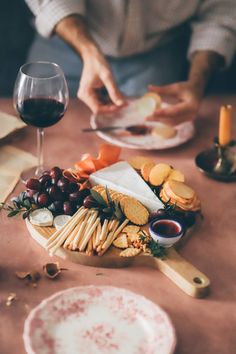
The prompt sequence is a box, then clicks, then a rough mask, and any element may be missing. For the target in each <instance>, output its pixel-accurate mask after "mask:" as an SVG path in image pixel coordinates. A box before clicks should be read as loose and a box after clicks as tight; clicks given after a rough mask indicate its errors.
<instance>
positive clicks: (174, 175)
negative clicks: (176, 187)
mask: <svg viewBox="0 0 236 354" xmlns="http://www.w3.org/2000/svg"><path fill="white" fill-rule="evenodd" d="M172 179H173V180H174V181H179V182H184V181H185V177H184V174H183V173H182V172H181V171H179V170H173V171H171V173H170V174H169V176H168V181H170V180H172Z"/></svg>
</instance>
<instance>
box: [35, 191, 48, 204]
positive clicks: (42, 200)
mask: <svg viewBox="0 0 236 354" xmlns="http://www.w3.org/2000/svg"><path fill="white" fill-rule="evenodd" d="M49 203H50V198H49V195H48V194H47V193H41V194H39V195H38V200H37V204H38V205H39V206H40V207H46V206H48V204H49Z"/></svg>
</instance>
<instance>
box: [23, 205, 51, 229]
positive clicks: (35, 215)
mask: <svg viewBox="0 0 236 354" xmlns="http://www.w3.org/2000/svg"><path fill="white" fill-rule="evenodd" d="M29 220H30V222H31V224H33V225H37V226H42V227H43V226H52V223H53V215H52V213H51V211H50V210H48V209H47V208H42V209H36V210H34V211H32V213H30V216H29Z"/></svg>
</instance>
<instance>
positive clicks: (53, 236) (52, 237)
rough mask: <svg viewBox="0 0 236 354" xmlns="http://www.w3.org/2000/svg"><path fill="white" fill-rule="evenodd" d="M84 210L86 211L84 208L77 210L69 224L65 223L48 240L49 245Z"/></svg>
mask: <svg viewBox="0 0 236 354" xmlns="http://www.w3.org/2000/svg"><path fill="white" fill-rule="evenodd" d="M82 210H84V207H81V208H79V209H78V210H77V212H76V213H75V214H74V215H73V216H72V218H71V219H69V220H68V221H67V223H65V224H64V225H63V226H62V227H61V228H60V229H59V230H57V231H55V232H54V233H53V234H52V235H51V236H50V238H49V239H48V240H47V245H48V244H49V243H51V242H52V241H54V240H55V238H56V237H57V236H58V234H59V231H63V230H65V228H66V227H67V226H68V225H69V224H70V223H71V222H73V220H74V219H75V218H76V217H77V215H78V214H80V213H81V212H82Z"/></svg>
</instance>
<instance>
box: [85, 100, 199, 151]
mask: <svg viewBox="0 0 236 354" xmlns="http://www.w3.org/2000/svg"><path fill="white" fill-rule="evenodd" d="M166 105H167V103H162V107H165V106H166ZM144 122H145V124H146V125H151V126H158V125H163V124H162V123H159V122H146V121H145V120H144V117H142V116H141V115H140V114H139V112H138V109H137V105H136V103H135V100H134V101H130V102H129V105H128V106H127V107H125V108H123V109H122V110H121V111H119V112H118V113H113V114H106V115H97V116H95V115H92V116H91V118H90V124H91V127H92V128H93V129H95V128H100V127H104V126H116V125H117V126H124V127H125V126H128V125H134V124H144ZM176 130H177V134H176V136H175V137H173V138H171V139H163V138H161V137H157V136H152V135H144V136H140V135H136V136H134V135H129V136H120V135H119V133H118V131H116V130H114V131H110V132H97V135H98V136H99V137H100V138H102V139H104V140H106V141H108V142H109V143H112V144H115V145H118V146H121V147H126V148H130V149H143V150H163V149H169V148H172V147H175V146H178V145H181V144H183V143H185V142H187V141H188V140H190V139H191V138H192V137H193V136H194V133H195V128H194V124H193V122H184V123H181V124H179V125H177V126H176Z"/></svg>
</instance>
